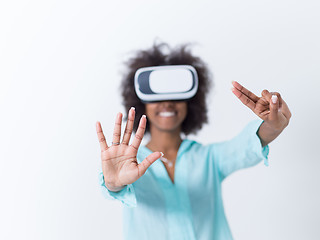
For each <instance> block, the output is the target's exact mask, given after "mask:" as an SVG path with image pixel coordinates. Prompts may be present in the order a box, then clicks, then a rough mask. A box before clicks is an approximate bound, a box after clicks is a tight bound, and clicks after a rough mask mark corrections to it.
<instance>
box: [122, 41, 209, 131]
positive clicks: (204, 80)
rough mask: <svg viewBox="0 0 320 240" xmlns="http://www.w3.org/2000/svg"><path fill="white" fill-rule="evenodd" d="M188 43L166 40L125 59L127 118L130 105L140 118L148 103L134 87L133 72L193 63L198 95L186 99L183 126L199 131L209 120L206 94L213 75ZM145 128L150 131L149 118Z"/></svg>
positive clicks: (124, 92)
mask: <svg viewBox="0 0 320 240" xmlns="http://www.w3.org/2000/svg"><path fill="white" fill-rule="evenodd" d="M189 46H190V44H184V45H180V46H178V47H176V48H173V49H171V48H170V47H169V45H168V44H166V43H159V44H156V43H154V45H153V46H152V47H151V48H150V49H146V50H140V51H137V52H136V54H135V56H134V57H132V58H130V59H129V60H128V61H127V62H126V63H125V65H126V67H127V72H126V73H125V74H124V76H123V79H122V82H121V86H120V88H121V94H122V99H123V101H122V103H123V105H124V107H125V109H126V117H125V119H127V118H128V111H129V109H130V108H131V107H135V109H136V119H140V118H141V116H142V115H143V114H145V105H144V103H142V102H141V100H140V99H139V98H138V96H137V94H136V92H135V90H134V75H135V72H136V70H137V69H139V68H141V67H150V66H163V65H191V66H193V67H194V68H195V69H196V70H197V73H198V79H199V86H198V91H197V93H196V95H195V96H194V97H193V98H191V99H190V100H188V101H187V110H188V113H187V117H186V119H185V120H184V121H183V123H182V126H181V130H182V132H183V133H184V134H186V135H188V134H190V133H196V132H197V131H198V130H200V129H201V128H202V125H203V124H204V123H207V122H208V116H207V104H206V94H207V93H208V91H209V89H210V87H211V84H212V77H211V74H210V72H209V70H208V67H207V65H206V64H205V63H204V62H203V61H202V60H201V59H200V58H199V57H196V56H194V55H192V53H191V51H190V50H189V49H188V47H189ZM165 50H167V53H166V52H165ZM138 124H139V121H135V123H134V130H136V129H137V127H138ZM146 132H149V124H148V122H147V128H146Z"/></svg>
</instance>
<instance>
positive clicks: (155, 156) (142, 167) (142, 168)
mask: <svg viewBox="0 0 320 240" xmlns="http://www.w3.org/2000/svg"><path fill="white" fill-rule="evenodd" d="M161 156H163V153H161V152H154V153H151V154H150V155H149V156H148V157H146V158H145V159H144V160H143V161H142V162H141V163H140V164H139V165H138V169H139V174H138V175H139V177H141V176H142V175H143V174H144V173H145V172H146V171H147V169H148V167H150V165H151V164H152V163H154V162H155V161H156V160H157V159H159V158H160V157H161Z"/></svg>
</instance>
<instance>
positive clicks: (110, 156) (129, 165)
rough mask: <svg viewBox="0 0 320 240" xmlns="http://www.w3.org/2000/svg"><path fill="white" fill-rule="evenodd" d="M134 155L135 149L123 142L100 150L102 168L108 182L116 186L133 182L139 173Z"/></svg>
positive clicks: (135, 153)
mask: <svg viewBox="0 0 320 240" xmlns="http://www.w3.org/2000/svg"><path fill="white" fill-rule="evenodd" d="M136 155H137V151H136V150H135V149H133V148H132V147H130V146H128V145H125V144H120V145H118V146H111V147H110V148H108V150H106V151H104V152H101V159H102V170H103V174H104V176H108V178H107V179H108V182H113V183H114V184H115V185H117V186H123V185H127V184H130V183H133V182H135V181H136V180H137V179H138V177H139V175H140V174H139V168H138V161H137V157H136Z"/></svg>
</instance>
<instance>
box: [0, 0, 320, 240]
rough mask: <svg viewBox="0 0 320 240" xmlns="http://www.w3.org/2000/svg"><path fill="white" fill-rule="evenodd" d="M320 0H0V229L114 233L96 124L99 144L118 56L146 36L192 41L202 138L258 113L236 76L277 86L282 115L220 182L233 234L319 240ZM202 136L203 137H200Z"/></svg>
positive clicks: (145, 41)
mask: <svg viewBox="0 0 320 240" xmlns="http://www.w3.org/2000/svg"><path fill="white" fill-rule="evenodd" d="M319 7H320V2H319V1H316V0H305V1H298V0H261V1H255V0H244V1H236V0H226V1H219V2H218V1H203V0H198V1H169V0H161V1H150V0H149V1H147V0H144V1H133V0H131V1H102V0H100V1H98V0H93V1H84V0H78V1H71V0H64V1H58V0H57V1H53V0H52V1H40V0H38V1H36V0H24V1H14V0H13V1H2V2H1V3H0V34H1V35H0V83H1V84H0V111H1V115H0V116H1V117H0V121H1V122H0V164H1V165H0V184H1V185H0V189H1V197H0V239H28V240H29V239H30V240H31V239H32V240H40V239H41V240H42V239H46V240H47V239H48V240H51V239H52V240H53V239H61V240H64V239H121V236H122V233H121V231H122V228H121V223H122V216H121V205H120V204H119V203H117V202H113V201H109V200H106V199H104V198H103V196H102V195H101V192H100V188H99V186H98V172H99V170H100V158H99V157H100V153H99V144H98V141H97V139H96V133H95V122H96V121H97V120H99V121H101V122H102V125H103V127H104V130H105V134H106V136H107V139H108V140H109V142H110V140H111V138H110V137H111V135H112V129H113V122H114V118H115V114H116V113H117V112H118V111H123V107H122V106H121V98H120V93H119V80H120V78H121V71H122V70H123V64H122V63H123V61H125V60H126V59H127V58H128V56H130V53H132V51H134V50H138V49H141V48H148V47H150V46H151V45H152V43H153V42H154V40H155V39H156V38H158V39H159V40H162V41H165V42H168V43H169V44H170V45H172V46H175V45H176V44H180V43H186V42H192V43H197V45H195V46H194V48H193V52H194V53H195V54H197V55H199V56H200V57H202V58H203V59H204V60H205V61H206V62H207V63H208V65H209V67H210V69H211V70H212V72H213V75H214V81H215V87H214V90H213V91H212V92H211V94H210V98H209V103H210V105H209V106H210V107H209V110H210V111H209V116H210V123H209V124H208V125H206V126H205V127H204V128H203V130H202V131H201V132H199V134H198V135H197V136H190V137H189V138H193V139H196V140H199V141H201V142H203V143H210V142H214V141H221V140H226V139H230V138H232V137H233V136H235V135H236V134H237V133H239V132H240V131H241V129H242V128H243V127H244V126H245V125H246V124H247V123H248V122H249V121H250V120H252V119H256V116H255V115H254V114H253V113H252V112H250V110H249V109H247V108H246V107H245V106H243V105H242V104H241V103H240V102H239V101H238V100H237V99H236V98H235V96H233V94H232V92H231V90H230V88H231V81H232V80H238V81H239V82H240V83H242V84H243V85H245V86H246V87H247V88H249V89H250V90H252V91H253V92H255V93H256V94H260V92H261V91H262V90H263V89H264V88H266V89H269V90H271V91H279V92H280V93H281V94H282V96H283V98H284V99H285V100H286V102H287V103H288V105H289V107H290V109H291V111H292V114H293V117H292V120H291V122H290V125H289V127H288V128H287V129H286V130H285V131H284V132H283V134H282V135H281V136H280V137H279V138H278V139H276V140H275V141H274V142H273V143H271V144H270V166H269V167H265V166H263V164H262V163H261V164H259V165H258V166H255V167H253V168H250V169H246V170H241V171H239V172H237V173H234V174H233V175H231V176H230V177H229V178H228V179H227V180H226V181H225V182H224V183H223V197H224V203H225V210H226V214H227V218H228V220H229V223H230V227H231V230H232V233H233V235H234V238H235V239H237V240H256V239H259V240H267V239H273V240H274V239H276V240H277V239H279V240H283V239H290V240H300V239H308V240H313V239H314V240H316V239H319V237H320V228H319V222H320V207H319V203H320V193H319V189H320V176H319V168H320V161H319V160H320V159H319V157H318V156H317V150H316V149H317V147H319V146H318V145H319V144H318V143H319V140H318V139H319V133H320V132H319V125H318V121H317V119H319V117H320V111H319V109H320V103H319V102H320V101H319V97H318V92H319V90H318V89H319V87H320V83H319V80H320V73H319V72H320V71H319V64H320V57H319V56H320V48H319V42H320V26H319V23H320V15H319ZM208 133H210V134H208Z"/></svg>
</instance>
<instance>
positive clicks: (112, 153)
mask: <svg viewBox="0 0 320 240" xmlns="http://www.w3.org/2000/svg"><path fill="white" fill-rule="evenodd" d="M134 115H135V110H134V108H131V109H130V111H129V114H128V121H127V124H126V129H125V131H124V135H123V139H122V142H121V143H120V137H121V121H122V114H121V113H119V114H118V115H117V118H116V122H115V127H114V132H113V141H112V145H111V146H110V147H108V145H107V142H106V139H105V137H104V134H103V131H102V128H101V124H100V123H99V122H97V125H96V130H97V134H98V139H99V142H100V148H101V160H102V171H103V176H104V178H105V185H106V187H107V188H108V189H109V190H111V191H119V190H121V189H122V188H123V187H124V186H125V185H128V184H131V183H133V182H135V181H136V180H137V179H139V178H140V177H141V176H142V175H143V174H144V173H145V172H146V170H147V169H148V167H149V166H150V165H151V164H152V163H153V162H154V161H156V160H157V159H158V158H159V157H160V156H161V153H160V152H154V153H151V154H150V155H149V156H148V157H146V158H145V159H144V160H143V161H142V162H141V163H140V164H139V163H138V161H137V152H138V148H139V146H140V144H141V141H142V138H143V135H144V132H145V128H146V121H147V119H146V116H142V117H141V119H140V122H139V126H138V129H137V132H136V134H135V137H134V139H133V141H132V144H131V145H129V141H130V137H131V134H132V129H133V123H134Z"/></svg>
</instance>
